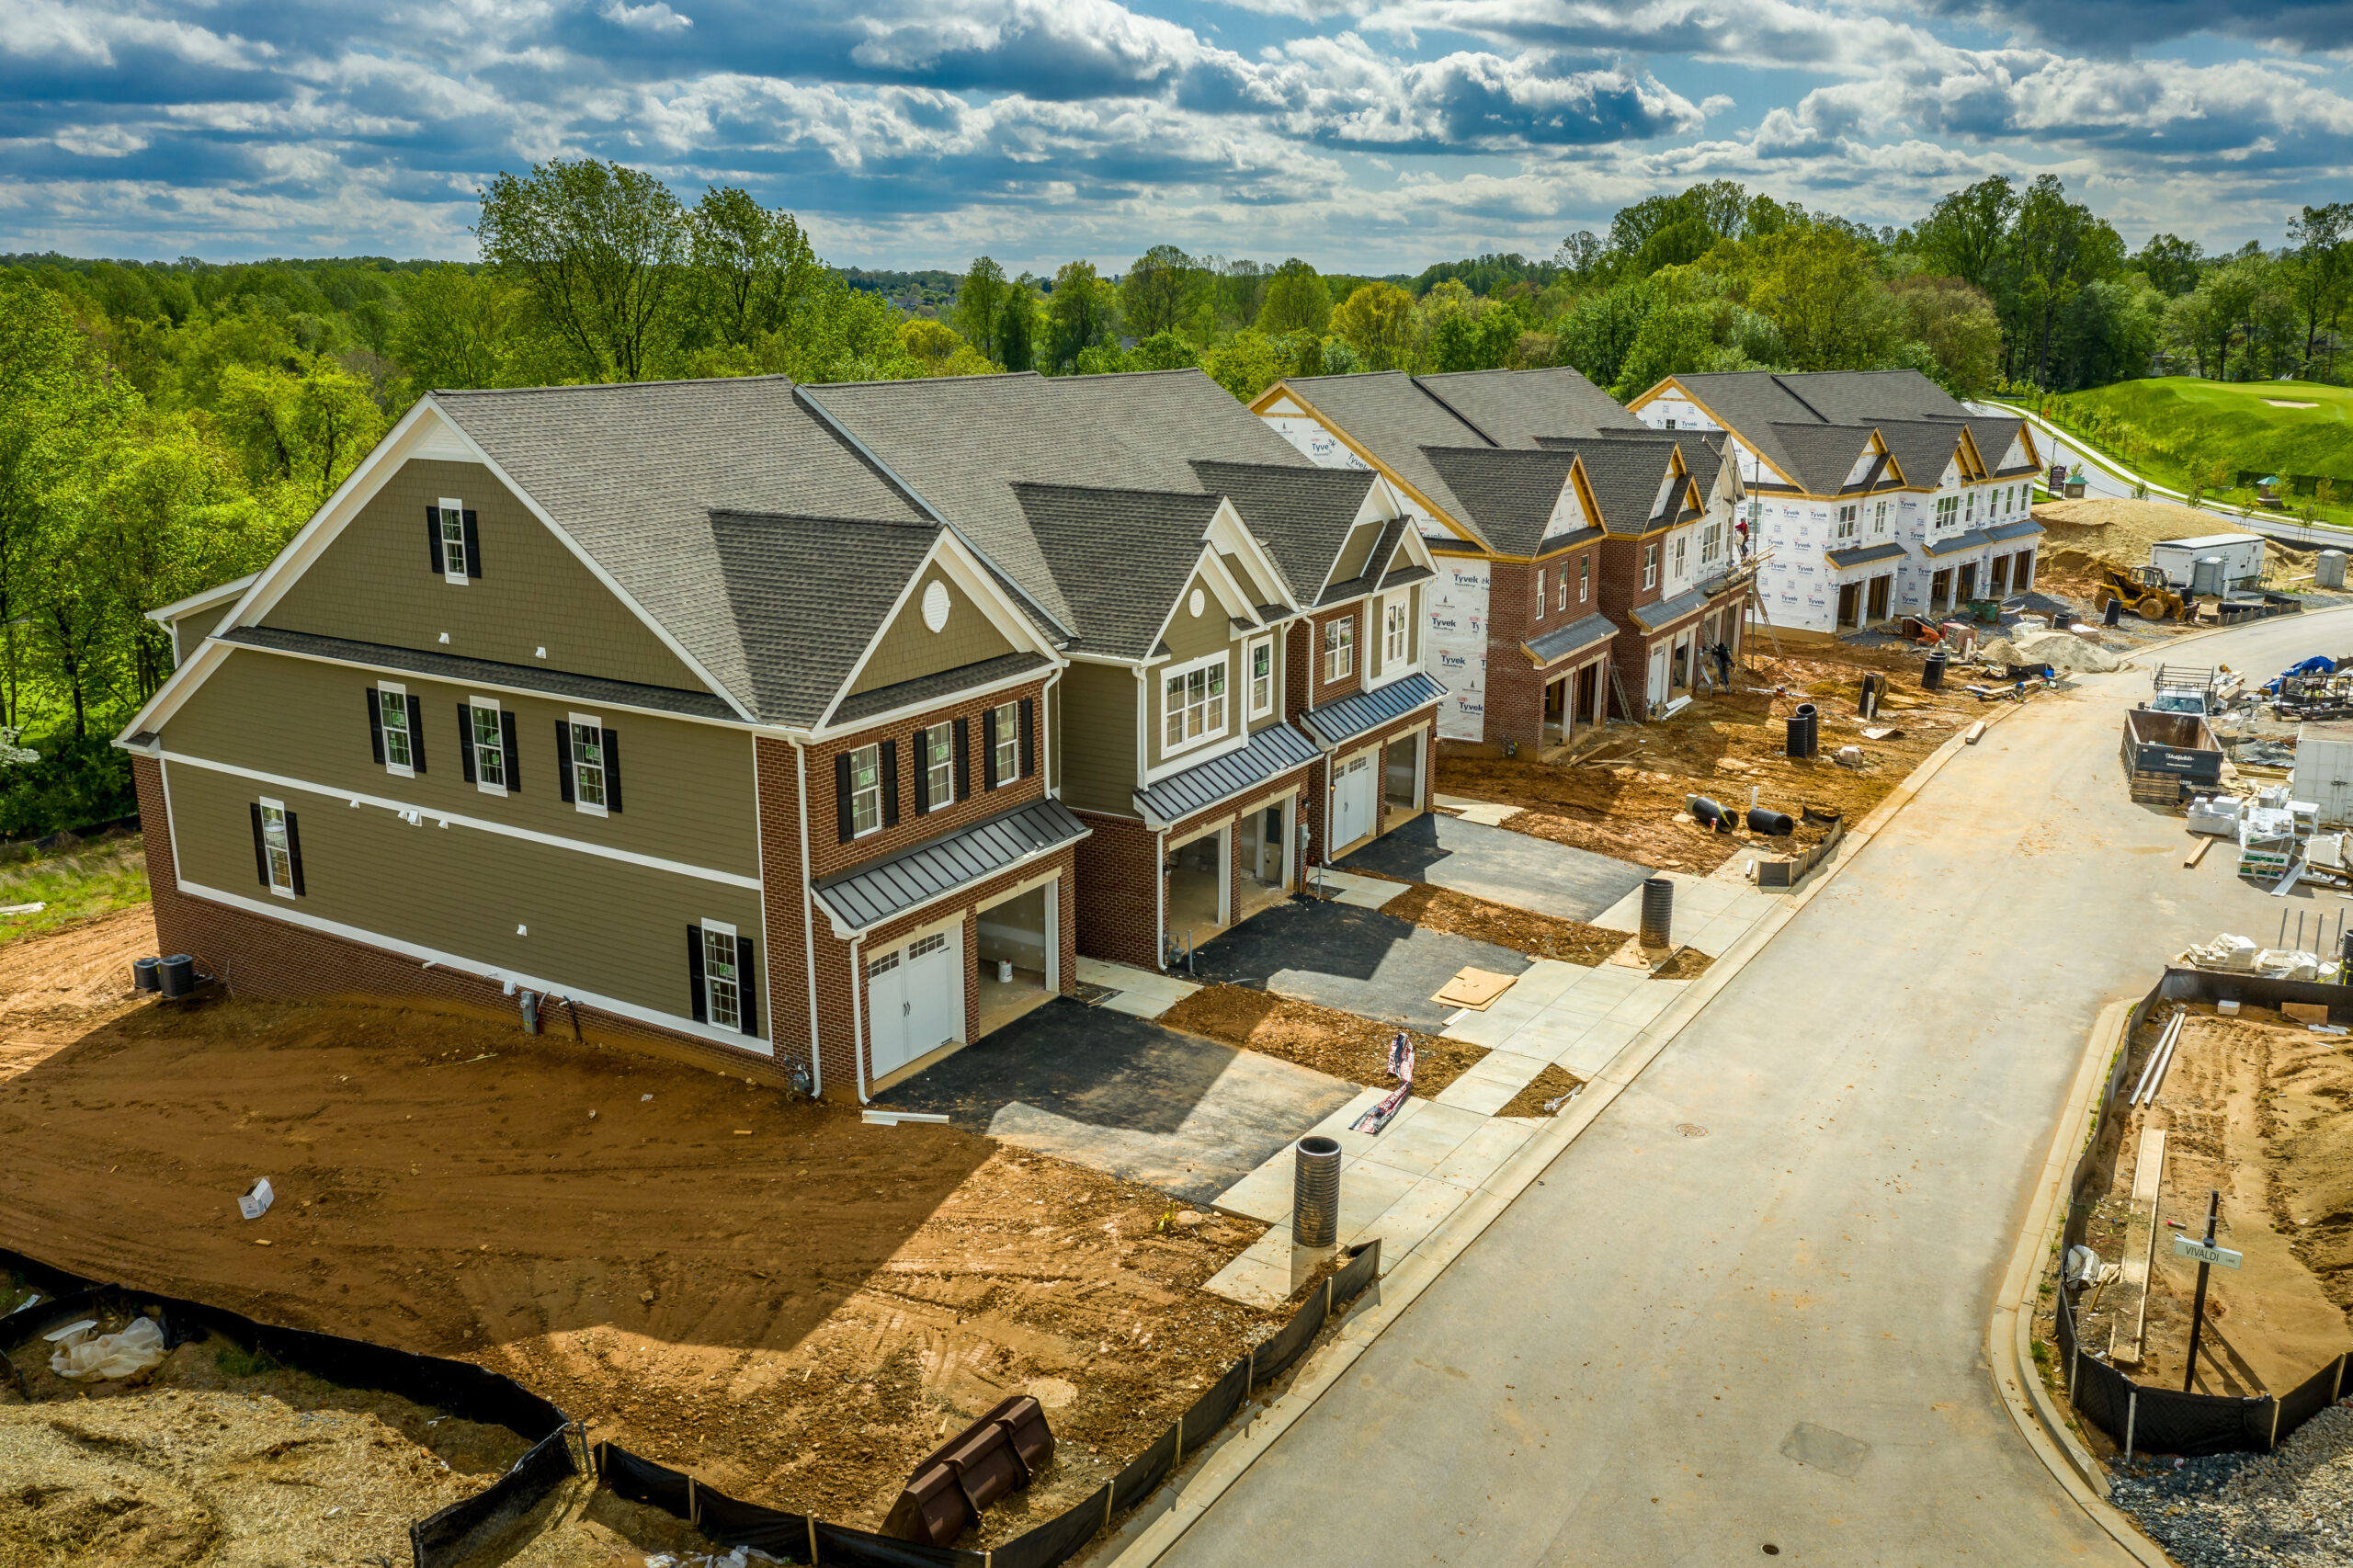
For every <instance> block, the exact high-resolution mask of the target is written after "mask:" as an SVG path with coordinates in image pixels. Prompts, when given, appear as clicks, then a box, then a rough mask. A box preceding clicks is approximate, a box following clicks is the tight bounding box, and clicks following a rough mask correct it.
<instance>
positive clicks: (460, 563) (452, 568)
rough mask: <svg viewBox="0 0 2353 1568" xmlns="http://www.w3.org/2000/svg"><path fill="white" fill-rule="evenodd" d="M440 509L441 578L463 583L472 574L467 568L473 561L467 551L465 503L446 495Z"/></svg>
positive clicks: (446, 580)
mask: <svg viewBox="0 0 2353 1568" xmlns="http://www.w3.org/2000/svg"><path fill="white" fill-rule="evenodd" d="M438 510H439V512H440V514H441V516H440V523H441V580H442V581H443V582H446V583H463V582H464V581H465V580H466V578H467V577H468V576H470V575H472V574H471V573H470V572H469V571H468V570H467V568H468V567H469V566H470V565H472V561H471V560H470V559H469V557H468V556H467V553H466V543H467V540H466V508H465V503H464V502H462V501H458V500H455V499H453V498H451V497H449V496H446V495H445V496H443V497H442V498H441V505H440V506H439V508H438ZM411 537H412V538H414V537H415V536H414V535H412V536H411Z"/></svg>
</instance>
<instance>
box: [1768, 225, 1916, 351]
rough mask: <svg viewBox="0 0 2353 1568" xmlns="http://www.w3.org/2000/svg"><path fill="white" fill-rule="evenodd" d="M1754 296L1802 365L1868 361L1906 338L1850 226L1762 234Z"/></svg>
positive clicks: (1875, 273)
mask: <svg viewBox="0 0 2353 1568" xmlns="http://www.w3.org/2000/svg"><path fill="white" fill-rule="evenodd" d="M1754 254H1755V267H1756V270H1755V271H1754V272H1753V273H1752V274H1751V276H1750V279H1749V285H1748V302H1749V304H1750V305H1751V306H1752V307H1753V308H1754V309H1755V310H1756V312H1757V313H1759V314H1760V315H1763V316H1765V317H1766V318H1767V319H1768V320H1769V321H1771V322H1772V324H1774V326H1775V327H1776V328H1777V329H1779V332H1780V335H1781V341H1782V343H1783V344H1784V345H1785V346H1786V347H1787V349H1788V352H1789V356H1790V363H1791V364H1792V365H1794V366H1795V367H1796V368H1797V369H1801V370H1849V369H1869V368H1870V367H1873V366H1876V365H1878V364H1879V363H1880V362H1881V360H1882V359H1884V358H1886V357H1887V355H1888V354H1889V353H1890V351H1892V350H1893V347H1894V346H1895V345H1896V344H1897V343H1898V342H1900V341H1902V337H1901V335H1900V331H1899V324H1900V316H1899V314H1898V312H1896V310H1895V308H1894V306H1893V301H1890V300H1889V299H1888V297H1887V295H1886V292H1885V291H1884V290H1881V289H1880V288H1878V287H1877V286H1876V285H1877V283H1878V276H1877V272H1876V269H1875V267H1873V265H1872V262H1871V258H1870V256H1869V255H1867V254H1866V253H1865V252H1864V251H1863V249H1862V247H1861V246H1860V245H1859V244H1857V243H1856V242H1855V240H1854V239H1853V238H1852V237H1851V236H1850V235H1848V234H1846V233H1842V232H1840V231H1838V230H1836V229H1824V228H1819V227H1816V226H1814V225H1813V224H1810V223H1809V224H1806V225H1804V226H1802V227H1800V228H1794V229H1788V230H1784V231H1783V232H1782V233H1778V234H1772V235H1768V236H1766V237H1765V238H1763V239H1761V240H1758V241H1756V245H1755V252H1754Z"/></svg>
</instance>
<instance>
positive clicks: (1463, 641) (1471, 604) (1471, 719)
mask: <svg viewBox="0 0 2353 1568" xmlns="http://www.w3.org/2000/svg"><path fill="white" fill-rule="evenodd" d="M1437 564H1438V575H1437V576H1436V577H1435V578H1433V579H1432V580H1431V582H1430V583H1429V585H1428V586H1427V587H1426V588H1424V589H1423V591H1422V602H1423V604H1424V605H1425V606H1426V607H1427V608H1426V611H1425V613H1426V614H1427V617H1428V624H1427V625H1426V626H1425V627H1424V628H1423V629H1422V630H1423V636H1424V642H1423V644H1422V645H1423V647H1424V648H1425V649H1426V650H1427V655H1426V657H1425V659H1424V661H1423V667H1424V668H1425V669H1427V670H1428V671H1429V672H1430V674H1432V675H1434V676H1437V677H1438V684H1439V685H1441V686H1443V687H1446V700H1445V701H1444V702H1441V703H1439V704H1438V738H1439V739H1441V740H1449V741H1482V740H1484V739H1486V735H1487V583H1488V568H1487V563H1486V562H1484V561H1476V560H1471V561H1466V560H1461V559H1459V558H1456V557H1452V556H1445V555H1441V556H1439V557H1438V562H1437Z"/></svg>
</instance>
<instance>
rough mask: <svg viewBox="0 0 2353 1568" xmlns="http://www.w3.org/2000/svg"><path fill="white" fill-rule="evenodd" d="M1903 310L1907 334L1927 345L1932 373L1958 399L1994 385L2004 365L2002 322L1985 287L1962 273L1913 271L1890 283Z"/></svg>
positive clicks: (1894, 298) (1915, 340)
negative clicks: (1954, 275) (1945, 274)
mask: <svg viewBox="0 0 2353 1568" xmlns="http://www.w3.org/2000/svg"><path fill="white" fill-rule="evenodd" d="M1888 293H1889V296H1890V297H1891V298H1892V299H1893V301H1895V303H1896V304H1897V306H1898V307H1900V308H1901V309H1902V311H1903V312H1904V324H1903V328H1902V332H1903V336H1904V339H1905V340H1906V341H1910V342H1916V343H1920V344H1924V345H1926V346H1927V349H1928V352H1929V354H1930V356H1931V357H1932V358H1933V360H1934V363H1935V369H1933V370H1931V371H1929V372H1928V373H1929V374H1930V375H1931V376H1932V377H1933V379H1934V380H1935V381H1936V382H1937V384H1938V386H1941V387H1943V388H1944V389H1945V390H1946V391H1947V392H1950V393H1952V394H1953V396H1955V397H1958V398H1975V397H1983V396H1984V395H1985V394H1986V393H1987V392H1991V391H1993V390H1994V384H1995V380H1996V378H1997V377H1998V376H1999V375H2000V372H2001V366H2002V324H2001V320H2000V318H1999V317H1997V316H1995V313H1994V302H1993V301H1991V300H1989V299H1987V298H1986V297H1985V293H1984V290H1981V289H1978V288H1977V287H1975V286H1974V285H1972V284H1970V283H1966V282H1963V281H1962V280H1961V278H1939V277H1936V276H1934V275H1932V274H1928V273H1914V274H1913V275H1912V276H1911V277H1909V278H1901V279H1899V280H1897V281H1896V282H1894V283H1893V284H1890V285H1889V286H1888Z"/></svg>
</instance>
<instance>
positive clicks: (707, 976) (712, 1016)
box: [699, 920, 744, 1033]
mask: <svg viewBox="0 0 2353 1568" xmlns="http://www.w3.org/2000/svg"><path fill="white" fill-rule="evenodd" d="M699 924H700V926H702V937H703V949H702V1016H703V1020H704V1021H705V1022H706V1023H708V1024H710V1027H711V1028H715V1029H729V1030H733V1031H734V1032H737V1033H741V1032H742V1030H743V1028H744V976H743V975H742V973H740V972H738V973H737V974H736V976H735V978H734V979H733V981H731V982H727V983H730V984H733V986H734V987H735V1017H734V1018H733V1021H732V1022H729V1023H724V1024H722V1023H721V1022H720V1021H719V997H718V994H717V993H715V992H714V991H713V990H712V989H711V987H712V986H713V985H714V984H717V983H719V982H717V981H715V980H714V979H713V978H712V976H711V972H710V939H711V938H712V937H725V938H726V940H727V949H728V956H727V967H728V968H729V969H731V970H738V971H740V969H741V967H742V966H741V962H740V960H737V958H736V957H735V955H736V954H737V953H738V952H741V951H742V950H743V949H740V948H739V947H737V946H736V930H735V927H734V926H730V925H728V924H727V923H726V922H725V921H723V920H705V921H701V922H699Z"/></svg>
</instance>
